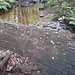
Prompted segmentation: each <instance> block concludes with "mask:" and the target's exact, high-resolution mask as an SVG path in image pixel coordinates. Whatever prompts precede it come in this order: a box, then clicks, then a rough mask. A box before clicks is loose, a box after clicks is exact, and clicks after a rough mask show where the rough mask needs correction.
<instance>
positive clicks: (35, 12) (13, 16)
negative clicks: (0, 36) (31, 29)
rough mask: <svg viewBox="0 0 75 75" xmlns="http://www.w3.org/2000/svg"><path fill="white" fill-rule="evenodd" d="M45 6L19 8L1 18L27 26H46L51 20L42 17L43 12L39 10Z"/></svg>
mask: <svg viewBox="0 0 75 75" xmlns="http://www.w3.org/2000/svg"><path fill="white" fill-rule="evenodd" d="M43 6H44V5H43V4H35V5H31V6H30V7H17V8H14V9H10V10H9V11H8V12H6V13H3V14H1V15H0V18H1V19H5V20H8V21H13V22H17V23H21V24H26V25H35V24H37V25H46V24H47V23H48V22H49V21H51V18H50V17H40V15H43V11H40V10H39V8H40V7H43Z"/></svg>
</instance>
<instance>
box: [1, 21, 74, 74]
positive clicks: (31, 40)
mask: <svg viewBox="0 0 75 75" xmlns="http://www.w3.org/2000/svg"><path fill="white" fill-rule="evenodd" d="M0 47H1V48H3V49H6V50H11V51H13V52H16V53H19V54H20V55H22V56H25V57H29V59H31V60H32V61H33V62H35V63H36V64H37V65H38V66H39V70H40V71H41V72H42V75H75V59H74V58H75V41H74V40H73V39H71V38H70V37H69V34H66V33H64V32H61V31H51V30H45V29H38V28H35V27H30V26H26V25H24V24H18V23H14V22H13V23H11V22H10V21H8V23H7V21H5V20H4V21H0Z"/></svg>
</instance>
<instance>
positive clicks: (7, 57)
mask: <svg viewBox="0 0 75 75" xmlns="http://www.w3.org/2000/svg"><path fill="white" fill-rule="evenodd" d="M9 57H10V54H8V55H7V56H6V57H5V58H4V59H3V60H2V61H1V62H0V69H1V68H2V66H3V65H4V64H5V63H6V62H7V61H8V59H9Z"/></svg>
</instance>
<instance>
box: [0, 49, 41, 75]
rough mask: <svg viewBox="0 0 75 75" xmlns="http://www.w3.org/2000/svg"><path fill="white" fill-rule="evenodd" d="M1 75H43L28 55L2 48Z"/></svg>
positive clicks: (0, 57) (0, 58)
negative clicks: (23, 55)
mask: <svg viewBox="0 0 75 75" xmlns="http://www.w3.org/2000/svg"><path fill="white" fill-rule="evenodd" d="M0 75H41V73H40V71H39V70H38V67H37V66H36V65H35V64H34V63H32V62H31V61H30V60H29V58H28V57H26V58H25V57H22V56H20V55H19V54H17V53H14V52H11V51H10V50H7V51H5V50H1V49H0Z"/></svg>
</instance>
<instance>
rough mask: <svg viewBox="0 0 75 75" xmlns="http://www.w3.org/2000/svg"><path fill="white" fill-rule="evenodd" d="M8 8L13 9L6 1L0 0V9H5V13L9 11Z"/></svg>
mask: <svg viewBox="0 0 75 75" xmlns="http://www.w3.org/2000/svg"><path fill="white" fill-rule="evenodd" d="M7 7H11V6H10V4H9V3H8V2H6V1H5V0H0V9H4V10H5V11H7V10H8V9H7Z"/></svg>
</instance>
